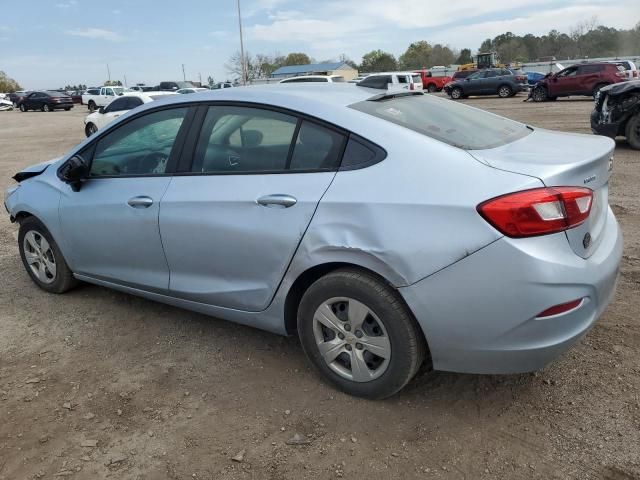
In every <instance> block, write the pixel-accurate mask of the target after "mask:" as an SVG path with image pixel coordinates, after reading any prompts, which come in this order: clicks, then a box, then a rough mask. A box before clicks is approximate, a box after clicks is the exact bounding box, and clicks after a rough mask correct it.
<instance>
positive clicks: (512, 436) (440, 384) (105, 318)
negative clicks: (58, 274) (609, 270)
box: [0, 96, 640, 480]
mask: <svg viewBox="0 0 640 480" xmlns="http://www.w3.org/2000/svg"><path fill="white" fill-rule="evenodd" d="M522 99H523V97H521V96H520V97H516V98H511V99H506V100H501V99H498V98H484V99H469V100H467V101H466V102H467V103H469V104H472V105H474V106H477V107H480V108H485V109H487V110H491V111H493V112H497V113H499V114H502V115H506V116H508V117H511V118H514V119H517V120H520V121H524V122H527V123H530V124H531V125H534V126H540V127H546V128H551V129H557V130H566V131H576V132H583V133H590V132H589V126H588V120H589V112H590V110H591V108H592V101H591V100H590V99H580V100H573V99H568V100H559V101H557V102H555V103H544V104H532V103H522ZM85 113H86V111H85V110H84V109H83V108H81V107H76V108H74V109H73V111H71V112H55V113H41V112H30V113H26V114H24V113H20V112H18V111H14V112H0V146H1V148H0V187H1V188H2V189H3V190H4V188H5V187H7V186H8V185H10V184H12V183H13V181H12V180H11V179H10V176H11V175H13V174H14V173H15V172H16V171H18V170H19V169H21V168H22V167H25V166H27V165H30V164H33V163H36V162H40V161H43V160H47V159H50V158H53V157H55V156H59V155H61V154H63V153H64V152H65V151H67V150H68V149H69V148H70V147H71V146H73V145H74V144H75V143H77V142H78V141H80V140H81V139H82V138H83V123H82V119H83V118H84V115H85ZM567 154H568V155H569V154H570V152H567ZM639 193H640V152H637V151H633V150H631V149H630V148H629V147H628V146H627V145H626V144H625V143H624V142H622V141H619V142H618V147H617V149H616V157H615V166H614V171H613V177H612V179H611V198H610V202H611V204H612V208H613V209H614V211H615V213H616V214H617V216H618V220H619V221H620V223H621V225H622V228H623V230H624V235H625V251H624V259H623V262H622V274H621V276H620V281H619V285H618V290H617V294H616V297H615V301H614V302H613V303H612V305H611V306H610V307H609V309H608V310H607V311H606V313H605V314H604V316H603V317H602V318H601V319H600V321H599V322H598V323H597V325H596V326H595V328H594V329H593V330H592V331H591V332H590V333H589V334H588V335H587V336H586V337H585V338H584V339H583V340H582V341H581V342H580V343H579V344H578V345H577V346H576V347H575V348H574V349H573V350H571V351H570V352H568V353H567V354H565V355H564V356H563V357H562V358H560V359H558V360H557V361H556V362H555V363H553V364H552V365H550V366H548V367H547V368H545V369H544V370H542V371H539V372H536V373H534V374H526V375H511V376H478V375H459V374H450V373H441V372H430V373H424V374H422V375H421V376H420V377H419V378H418V379H416V381H414V382H413V383H412V384H411V385H410V386H409V387H408V388H407V389H406V390H404V391H403V392H401V393H400V394H399V395H397V396H395V397H393V398H391V399H389V400H386V401H381V402H371V401H365V400H360V399H356V398H352V397H349V396H347V395H344V394H341V393H339V392H337V391H335V390H333V389H332V388H331V387H329V386H327V385H326V384H324V383H323V382H322V381H320V380H319V378H318V377H317V376H316V375H315V374H314V373H313V372H312V371H311V370H310V368H309V364H308V363H307V361H306V360H305V357H304V355H303V353H302V350H301V347H300V345H299V343H298V341H297V339H296V338H281V337H278V336H275V335H271V334H266V333H263V332H260V331H257V330H254V329H251V328H247V327H243V326H238V325H234V324H232V323H228V322H224V321H220V320H216V319H213V318H209V317H205V316H202V315H198V314H194V313H190V312H187V311H183V310H179V309H176V308H172V307H168V306H164V305H161V304H157V303H153V302H150V301H146V300H143V299H140V298H136V297H132V296H128V295H124V294H121V293H116V292H113V291H110V290H107V289H105V288H100V287H96V286H90V285H84V286H81V287H80V288H77V289H76V290H73V291H72V292H69V293H68V294H66V295H63V296H55V295H50V294H47V293H45V292H43V291H40V290H39V289H38V288H36V286H35V285H34V284H33V283H32V282H31V281H30V280H29V278H28V277H27V274H26V273H25V271H24V269H23V267H22V264H21V262H20V259H19V255H18V248H17V241H16V238H17V233H16V227H15V226H14V225H11V224H10V222H9V220H8V217H7V216H6V215H0V271H1V272H2V277H3V279H4V281H3V286H2V289H1V290H0V480H14V479H41V478H42V479H44V478H46V479H56V478H71V479H74V480H75V479H92V480H93V479H105V478H113V479H139V480H142V479H149V480H151V479H187V478H190V479H216V480H217V479H263V478H266V479H300V478H314V479H325V478H327V479H332V478H357V479H395V478H403V479H412V478H438V479H444V478H447V479H473V480H475V479H496V478H501V479H567V478H569V479H581V480H582V479H600V478H604V479H610V480H626V479H640V396H639V392H640V388H639V387H640V377H639V374H640V326H639V324H638V314H639V313H640V295H639V292H640V195H639ZM296 433H298V434H300V435H302V436H303V437H304V438H305V439H306V440H308V444H305V445H295V446H294V445H289V444H287V443H286V442H287V441H288V440H289V439H291V438H292V437H293V436H294V435H295V434H296ZM239 454H240V457H242V458H239V457H237V460H241V461H235V460H233V458H232V457H234V456H237V455H239Z"/></svg>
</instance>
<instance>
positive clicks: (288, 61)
mask: <svg viewBox="0 0 640 480" xmlns="http://www.w3.org/2000/svg"><path fill="white" fill-rule="evenodd" d="M310 63H311V59H310V58H309V56H308V55H307V54H306V53H290V54H289V55H287V56H286V58H285V59H284V63H283V65H308V64H310Z"/></svg>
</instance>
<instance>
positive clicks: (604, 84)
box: [591, 83, 607, 98]
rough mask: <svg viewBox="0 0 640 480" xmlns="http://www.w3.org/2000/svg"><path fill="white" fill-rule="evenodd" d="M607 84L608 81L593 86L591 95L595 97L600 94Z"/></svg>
mask: <svg viewBox="0 0 640 480" xmlns="http://www.w3.org/2000/svg"><path fill="white" fill-rule="evenodd" d="M606 86H607V84H606V83H599V84H598V85H596V86H595V87H593V92H591V95H592V96H593V98H596V97H597V96H598V92H600V89H601V88H603V87H606Z"/></svg>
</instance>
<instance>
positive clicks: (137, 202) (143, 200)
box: [127, 195, 153, 208]
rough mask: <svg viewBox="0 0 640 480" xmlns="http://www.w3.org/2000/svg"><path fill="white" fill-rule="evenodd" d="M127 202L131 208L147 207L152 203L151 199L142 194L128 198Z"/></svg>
mask: <svg viewBox="0 0 640 480" xmlns="http://www.w3.org/2000/svg"><path fill="white" fill-rule="evenodd" d="M127 204H128V205H129V206H130V207H133V208H149V207H150V206H151V205H153V199H152V198H150V197H146V196H144V195H139V196H137V197H133V198H130V199H129V201H128V202H127Z"/></svg>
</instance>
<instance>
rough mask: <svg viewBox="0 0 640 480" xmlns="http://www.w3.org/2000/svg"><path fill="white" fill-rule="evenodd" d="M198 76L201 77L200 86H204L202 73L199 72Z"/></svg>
mask: <svg viewBox="0 0 640 480" xmlns="http://www.w3.org/2000/svg"><path fill="white" fill-rule="evenodd" d="M198 78H199V79H200V86H202V73H200V72H198Z"/></svg>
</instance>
